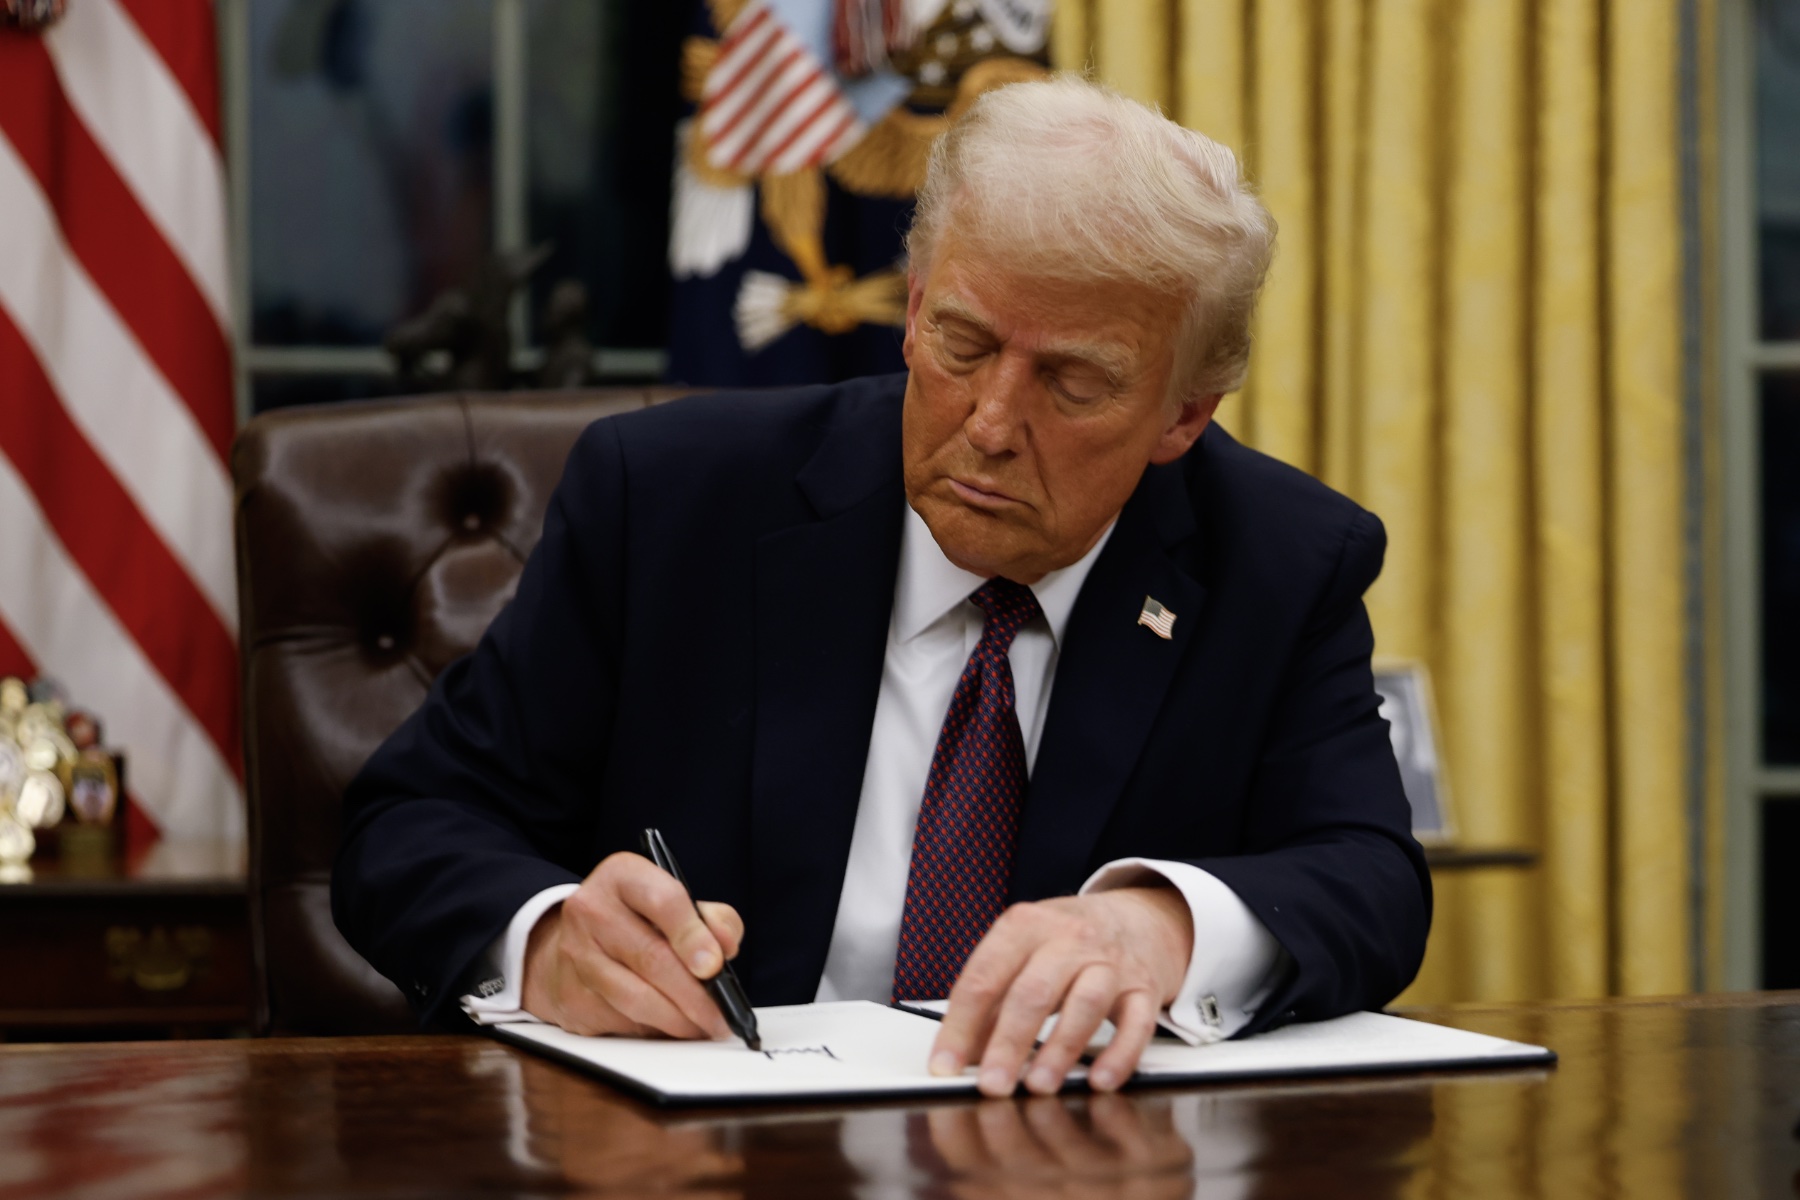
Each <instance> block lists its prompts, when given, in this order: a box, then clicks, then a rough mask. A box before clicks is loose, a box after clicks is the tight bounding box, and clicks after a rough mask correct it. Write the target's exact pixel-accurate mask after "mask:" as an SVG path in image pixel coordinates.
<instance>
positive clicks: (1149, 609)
mask: <svg viewBox="0 0 1800 1200" xmlns="http://www.w3.org/2000/svg"><path fill="white" fill-rule="evenodd" d="M1137 623H1138V624H1139V625H1147V626H1149V627H1150V632H1151V633H1154V634H1155V635H1156V636H1157V637H1159V638H1165V639H1166V638H1172V637H1174V636H1175V614H1174V613H1172V612H1170V611H1169V610H1168V609H1166V608H1164V607H1163V606H1162V601H1160V600H1158V599H1156V598H1155V597H1153V596H1145V597H1144V611H1143V612H1141V613H1139V614H1138V619H1137Z"/></svg>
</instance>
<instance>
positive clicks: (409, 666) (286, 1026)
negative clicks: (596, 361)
mask: <svg viewBox="0 0 1800 1200" xmlns="http://www.w3.org/2000/svg"><path fill="white" fill-rule="evenodd" d="M679 394H681V393H680V392H679V391H678V390H675V389H667V388H662V389H630V390H627V389H608V390H601V391H581V392H538V393H519V394H510V395H448V396H429V397H419V398H414V399H406V400H393V401H379V402H373V403H362V404H338V405H324V406H318V407H311V408H296V409H287V410H283V411H279V412H273V413H269V414H266V415H264V416H261V417H258V418H256V419H255V420H253V421H251V422H250V423H249V424H248V425H246V426H245V427H244V429H243V431H242V432H241V433H240V434H239V435H238V438H237V443H236V445H235V446H234V447H233V449H232V474H233V476H234V477H235V480H236V484H237V561H238V603H239V617H240V622H241V634H240V640H241V645H242V654H243V669H244V756H245V757H244V768H245V782H246V785H247V790H248V799H249V824H250V920H251V929H252V938H253V945H254V953H255V958H256V961H255V971H256V978H257V1014H256V1028H257V1030H258V1032H262V1033H288V1034H291V1033H315V1034H327V1033H331V1034H337V1033H383V1032H398V1031H404V1030H410V1029H412V1028H414V1022H413V1018H412V1014H411V1012H410V1011H409V1010H408V1008H407V1006H406V1002H405V1001H404V1000H402V999H401V997H400V992H399V991H398V989H396V988H395V987H394V986H393V985H392V984H390V983H389V982H388V981H387V980H386V979H383V978H382V977H381V976H380V975H377V974H376V973H375V970H374V968H372V967H370V966H369V964H368V963H367V962H365V961H363V959H362V957H361V956H359V955H358V954H357V953H356V952H355V951H354V950H352V949H350V947H349V946H348V945H347V944H346V943H345V942H344V939H343V938H342V937H341V936H340V935H339V934H338V931H337V927H336V926H335V925H333V924H332V920H331V900H330V880H331V863H332V858H333V856H334V855H335V854H336V851H337V844H338V835H339V825H340V813H339V804H340V798H341V796H342V795H343V790H344V787H345V785H346V784H348V783H349V781H350V778H351V776H353V775H354V774H355V773H356V771H357V769H358V768H360V767H361V766H362V763H363V760H364V759H365V758H367V757H368V756H369V754H370V752H371V751H373V750H374V749H375V747H376V746H377V745H378V744H379V743H380V742H381V741H382V739H384V738H385V737H387V735H388V734H389V733H390V732H391V731H392V730H393V729H394V727H395V726H397V725H398V724H399V723H400V722H401V721H402V720H403V719H404V718H405V717H406V716H407V715H408V714H409V713H411V712H412V711H413V709H415V708H417V707H418V705H419V703H420V701H421V700H423V699H424V696H425V691H426V688H427V687H428V686H429V685H430V683H431V681H432V679H434V678H435V677H436V676H437V673H438V672H439V671H441V670H443V669H444V667H445V666H446V665H448V664H449V663H450V661H451V660H452V659H455V658H456V657H458V656H459V655H461V654H463V653H464V652H465V651H467V650H469V649H470V648H472V647H473V646H474V645H475V642H476V641H477V639H479V638H480V637H481V634H482V631H483V630H484V629H486V628H487V625H488V622H489V621H491V620H492V619H493V617H494V614H495V613H497V612H498V611H499V610H500V608H501V606H502V605H504V604H505V603H506V601H507V599H508V598H509V597H510V596H511V595H512V593H513V589H514V587H515V586H516V585H517V582H518V578H519V572H520V569H521V567H522V566H523V564H524V561H525V558H526V556H527V555H528V554H529V553H530V552H531V548H532V547H533V546H534V545H536V543H537V540H538V536H539V533H540V531H541V529H542V527H543V521H544V509H545V507H546V505H547V504H548V502H549V498H550V493H551V491H552V489H553V488H554V487H555V485H556V481H557V479H558V478H559V477H560V475H561V473H562V466H563V460H564V459H565V458H566V457H567V456H568V452H569V448H570V446H571V445H573V444H574V441H575V437H576V435H577V434H579V433H580V432H581V430H582V428H583V427H584V426H586V425H587V424H588V423H589V422H590V421H593V420H594V419H596V418H598V417H603V416H608V415H610V414H613V413H617V412H621V411H624V410H627V409H633V408H641V407H643V406H645V405H648V404H654V403H657V402H659V401H661V400H665V399H669V398H672V397H673V396H676V395H679Z"/></svg>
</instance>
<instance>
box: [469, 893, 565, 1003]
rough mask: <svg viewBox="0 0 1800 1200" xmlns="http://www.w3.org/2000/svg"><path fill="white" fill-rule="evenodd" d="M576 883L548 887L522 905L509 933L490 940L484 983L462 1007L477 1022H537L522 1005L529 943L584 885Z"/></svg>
mask: <svg viewBox="0 0 1800 1200" xmlns="http://www.w3.org/2000/svg"><path fill="white" fill-rule="evenodd" d="M580 886H581V885H580V884H576V883H559V884H557V885H556V886H555V887H547V888H545V889H544V890H543V891H541V892H539V893H538V894H537V895H535V896H533V897H532V898H531V899H529V900H527V901H526V902H525V903H523V904H521V905H520V906H519V911H518V912H516V913H514V914H513V919H512V920H511V921H510V922H508V923H507V926H506V932H505V933H503V934H501V935H500V936H499V937H497V938H495V939H494V940H493V941H492V942H491V943H489V945H488V948H487V952H486V953H485V954H483V955H482V962H481V970H482V976H481V982H480V983H478V984H476V985H475V991H474V992H473V993H471V994H469V995H467V996H464V997H463V998H462V1010H463V1011H464V1012H465V1013H468V1014H469V1018H470V1019H471V1020H473V1021H474V1022H475V1023H476V1024H477V1025H498V1024H500V1023H501V1022H502V1021H536V1020H537V1018H536V1017H534V1016H532V1015H531V1014H530V1013H528V1012H526V1011H525V1010H524V1008H522V1007H521V1005H522V1004H523V1003H524V997H523V996H522V995H521V993H522V991H523V990H524V987H525V946H526V944H527V943H528V942H530V941H531V931H532V930H533V929H534V928H536V927H537V923H538V920H539V919H540V918H542V917H543V915H544V914H545V913H547V912H549V911H550V910H551V909H552V908H555V907H556V906H557V905H558V904H561V903H562V902H563V901H564V900H566V899H568V898H569V897H570V896H573V895H574V894H575V892H576V890H577V889H578V888H579V887H580Z"/></svg>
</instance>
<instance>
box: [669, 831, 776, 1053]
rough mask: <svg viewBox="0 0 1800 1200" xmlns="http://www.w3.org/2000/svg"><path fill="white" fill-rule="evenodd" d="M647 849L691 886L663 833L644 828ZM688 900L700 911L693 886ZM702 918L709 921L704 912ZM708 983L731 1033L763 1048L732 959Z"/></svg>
mask: <svg viewBox="0 0 1800 1200" xmlns="http://www.w3.org/2000/svg"><path fill="white" fill-rule="evenodd" d="M640 842H641V844H642V845H643V848H644V857H645V858H647V859H649V860H650V861H651V862H653V863H655V864H656V865H657V866H659V867H661V868H662V869H663V870H665V871H667V872H668V873H669V874H671V875H673V876H674V877H675V882H676V883H679V884H680V885H681V886H682V887H684V888H685V887H687V885H688V881H687V876H685V875H683V874H682V873H681V864H679V863H677V862H676V861H675V855H674V854H672V853H671V852H670V851H669V844H668V843H667V842H665V841H663V835H662V834H660V833H658V832H657V831H656V830H654V829H646V830H644V836H643V837H642V838H641V839H640ZM688 899H689V900H693V903H694V911H695V912H699V911H700V902H699V901H698V900H694V892H693V889H692V888H689V889H688ZM700 919H701V920H702V921H705V920H706V917H705V915H704V914H702V915H701V917H700ZM701 982H703V983H704V984H705V985H706V994H707V995H709V996H711V997H712V998H713V1003H714V1004H717V1005H718V1006H719V1011H720V1012H721V1013H724V1014H725V1024H727V1025H729V1026H731V1032H733V1033H735V1034H737V1035H738V1036H739V1037H741V1038H743V1039H744V1044H745V1045H746V1046H748V1047H750V1048H751V1049H752V1050H761V1049H762V1036H761V1035H760V1034H758V1033H757V1032H756V1013H755V1012H754V1011H752V1010H751V1008H750V998H749V997H748V996H746V995H744V985H743V984H742V983H740V982H739V981H738V977H737V972H736V971H734V970H732V969H731V964H730V963H729V962H727V963H725V964H724V965H723V966H721V967H720V968H719V973H718V974H716V975H714V976H713V977H712V978H711V979H706V980H702V981H701Z"/></svg>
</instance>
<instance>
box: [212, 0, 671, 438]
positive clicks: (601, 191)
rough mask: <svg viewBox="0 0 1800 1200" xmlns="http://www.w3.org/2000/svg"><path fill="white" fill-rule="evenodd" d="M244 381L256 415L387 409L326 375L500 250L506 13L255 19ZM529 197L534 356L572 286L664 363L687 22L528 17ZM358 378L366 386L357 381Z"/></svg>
mask: <svg viewBox="0 0 1800 1200" xmlns="http://www.w3.org/2000/svg"><path fill="white" fill-rule="evenodd" d="M248 7H249V30H248V43H249V44H248V48H247V49H248V55H249V62H248V64H247V67H248V69H247V71H246V76H247V78H248V82H249V139H248V140H249V147H250V152H249V160H250V161H249V164H248V165H249V172H250V175H249V195H250V200H249V232H250V236H249V250H250V264H249V265H250V309H251V312H250V342H251V348H252V354H251V357H250V362H251V364H252V367H253V370H255V375H254V377H253V380H252V386H251V401H252V407H253V409H254V410H255V411H258V412H260V411H264V410H266V409H268V408H273V407H281V406H283V405H286V404H293V403H312V402H316V401H319V400H327V399H335V398H360V397H364V396H371V395H382V394H385V393H386V392H388V391H389V390H391V388H392V386H393V385H392V384H391V382H389V381H388V380H387V379H385V378H384V377H383V376H382V375H381V374H380V373H379V372H377V371H375V370H373V369H365V367H366V365H367V361H368V360H366V359H364V360H362V363H361V364H359V365H358V366H356V367H354V368H351V369H346V368H345V365H344V363H343V362H341V361H337V360H333V359H330V358H329V357H325V356H317V355H315V356H313V358H312V359H309V360H307V361H306V362H304V363H302V364H301V365H299V366H296V365H295V364H296V362H297V361H298V360H296V359H294V358H293V357H292V356H290V357H289V358H287V359H286V360H284V361H285V364H286V365H285V366H283V367H281V368H279V369H276V368H267V369H260V370H258V369H256V364H257V359H256V357H255V354H254V350H255V348H258V347H270V348H283V349H290V348H291V349H295V350H298V351H309V350H317V349H320V348H335V349H351V348H359V349H364V350H367V349H370V348H374V347H377V346H379V345H380V344H381V340H382V338H383V337H384V336H385V334H386V333H387V332H388V330H389V329H391V328H392V327H393V326H394V325H395V324H396V323H398V322H399V321H402V320H404V319H406V318H408V317H410V316H413V315H415V314H417V313H419V312H421V311H422V310H423V309H424V308H425V307H426V306H427V305H428V304H429V303H430V302H431V300H432V299H433V298H434V297H435V296H437V295H438V294H439V293H441V292H442V291H444V290H445V289H447V288H451V287H454V286H457V285H459V284H461V283H464V282H465V281H467V280H468V279H469V278H470V277H471V275H472V274H473V273H474V271H475V269H476V267H477V265H478V264H479V263H480V262H481V261H482V259H483V258H484V257H485V256H486V255H487V254H488V253H490V251H491V250H492V248H493V246H494V222H495V205H496V195H495V187H496V184H495V179H494V163H495V154H496V146H495V136H496V135H495V120H494V111H495V94H496V84H497V81H496V79H495V74H494V71H495V66H494V5H493V0H251V3H250V4H249V6H248ZM524 13H525V35H526V36H525V47H526V52H525V57H526V61H525V68H524V73H525V79H526V81H527V86H526V133H525V154H524V164H525V166H524V178H523V179H522V180H521V181H520V184H521V186H522V189H523V198H524V204H525V214H526V226H527V232H528V238H529V241H530V242H531V243H532V244H536V243H539V242H544V241H549V242H552V243H553V244H554V249H553V251H552V254H551V257H550V258H549V259H548V261H546V262H545V263H544V264H543V265H542V266H541V267H539V268H538V271H537V273H536V274H535V276H534V277H533V280H532V285H531V287H530V289H529V312H530V322H529V326H530V327H529V330H528V334H527V344H528V345H529V344H533V343H535V341H536V340H537V335H538V328H537V319H538V314H539V312H540V311H541V309H542V305H543V302H544V299H545V298H546V297H547V295H548V294H549V291H550V289H551V288H552V287H553V286H554V285H555V284H556V283H557V282H559V281H561V280H564V279H569V278H574V279H578V280H580V281H582V282H583V283H584V284H585V285H586V286H587V289H588V294H589V330H588V335H589V338H590V339H591V340H592V341H593V343H594V344H595V345H596V346H598V347H605V348H609V349H646V348H648V349H660V348H661V347H662V346H664V345H665V344H666V342H667V324H668V308H669V302H668V289H669V281H668V270H667V267H666V265H665V247H666V245H667V242H668V208H669V176H670V168H671V159H672V153H673V129H674V124H675V119H676V116H677V111H678V107H679V99H678V95H677V67H678V63H679V51H680V40H681V36H682V35H683V33H685V32H686V29H687V25H688V23H689V20H690V19H691V15H692V14H691V12H690V6H689V5H688V4H685V3H669V4H663V3H655V4H649V3H642V2H633V0H526V3H525V5H524ZM359 372H360V373H359Z"/></svg>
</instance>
